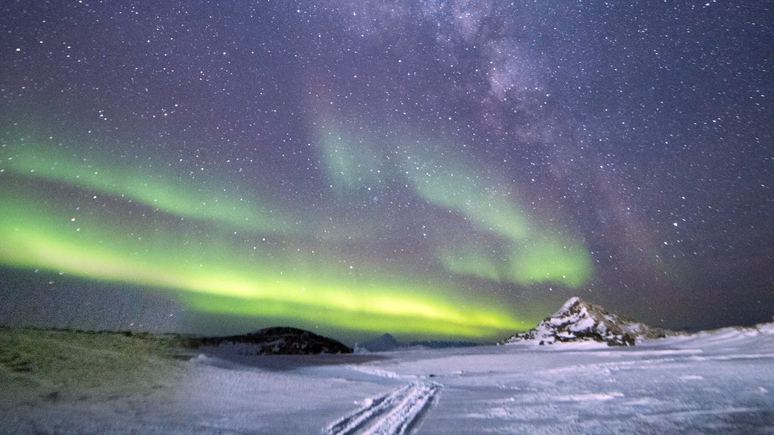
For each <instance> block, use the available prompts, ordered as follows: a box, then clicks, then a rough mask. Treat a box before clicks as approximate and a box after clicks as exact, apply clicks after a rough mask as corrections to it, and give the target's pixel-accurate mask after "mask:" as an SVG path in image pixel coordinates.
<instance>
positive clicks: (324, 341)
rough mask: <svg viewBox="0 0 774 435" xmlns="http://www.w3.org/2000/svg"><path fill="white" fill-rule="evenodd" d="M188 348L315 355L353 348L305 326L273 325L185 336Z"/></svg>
mask: <svg viewBox="0 0 774 435" xmlns="http://www.w3.org/2000/svg"><path fill="white" fill-rule="evenodd" d="M184 345H185V346H186V347H189V348H194V349H199V350H206V348H216V349H218V350H219V351H226V350H228V351H231V352H233V353H236V354H239V355H316V354H341V353H352V349H350V348H349V347H347V346H345V345H344V344H342V343H340V342H338V341H336V340H333V339H331V338H327V337H323V336H321V335H317V334H315V333H313V332H309V331H305V330H303V329H296V328H289V327H273V328H266V329H261V330H260V331H256V332H252V333H249V334H243V335H232V336H228V337H194V338H188V339H186V341H185V343H184Z"/></svg>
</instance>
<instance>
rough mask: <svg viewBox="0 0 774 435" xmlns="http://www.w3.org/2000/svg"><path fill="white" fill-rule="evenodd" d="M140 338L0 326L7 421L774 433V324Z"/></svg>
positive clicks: (284, 428)
mask: <svg viewBox="0 0 774 435" xmlns="http://www.w3.org/2000/svg"><path fill="white" fill-rule="evenodd" d="M9 336H11V338H9ZM136 341H137V340H136V339H132V338H131V337H123V336H118V335H116V336H114V337H93V338H89V339H88V340H87V339H84V338H82V337H77V336H76V337H71V336H68V335H66V334H65V335H62V334H60V335H56V336H45V334H43V333H38V335H34V334H33V335H30V333H28V332H24V331H11V330H0V385H2V386H3V392H2V393H1V394H0V434H29V433H57V434H97V433H100V434H101V433H148V434H175V433H194V434H233V433H257V434H283V433H287V434H320V433H326V434H339V435H340V434H375V433H384V434H398V433H415V434H453V433H523V434H543V433H545V434H549V433H551V434H555V433H580V434H583V433H589V434H590V433H718V434H741V433H774V328H772V327H771V326H769V325H761V326H759V327H758V328H751V329H732V328H728V329H724V330H720V331H715V332H705V333H699V334H695V335H690V336H688V335H686V336H677V337H671V338H665V339H659V340H644V341H642V342H641V343H638V344H637V346H633V347H607V346H606V345H604V344H600V343H594V342H591V343H589V342H581V343H556V344H554V345H551V346H536V345H534V344H533V343H530V342H523V343H516V344H511V345H508V346H482V347H472V348H457V349H435V350H411V351H396V352H387V353H380V354H371V355H319V356H306V355H305V356H251V355H228V354H226V355H218V356H216V355H200V354H195V353H194V354H185V355H184V354H177V355H171V356H170V355H168V354H166V353H165V351H164V350H163V347H161V346H158V345H157V344H154V342H152V341H151V342H136ZM146 341H147V340H146ZM9 343H10V344H9ZM36 345H41V346H38V347H36ZM9 349H10V350H9ZM36 352H37V353H36ZM62 373H65V375H63V374H62Z"/></svg>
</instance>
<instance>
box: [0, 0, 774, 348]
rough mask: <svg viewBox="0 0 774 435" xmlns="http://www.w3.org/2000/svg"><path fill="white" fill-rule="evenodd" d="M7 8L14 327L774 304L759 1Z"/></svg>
mask: <svg viewBox="0 0 774 435" xmlns="http://www.w3.org/2000/svg"><path fill="white" fill-rule="evenodd" d="M632 3H633V4H625V3H624V2H603V1H559V0H547V1H526V0H522V1H516V2H510V1H501V0H424V1H419V0H392V1H388V0H365V1H364V0H327V1H321V2H311V1H291V0H282V1H266V0H264V1H234V2H228V1H196V2H171V1H136V2H130V1H91V0H83V1H54V2H50V4H49V3H48V2H43V1H23V0H19V1H4V2H3V3H2V6H0V300H1V301H2V303H0V323H5V324H12V325H20V324H29V325H37V326H58V327H76V328H89V329H105V328H109V329H139V330H149V331H161V330H163V331H180V332H196V333H207V334H214V333H232V332H246V331H249V330H254V329H259V328H261V327H266V326H274V325H286V326H296V327H301V328H306V329H311V330H314V331H317V332H319V333H324V334H327V335H332V336H335V337H337V338H340V339H344V340H349V341H355V340H362V339H367V338H372V337H374V336H376V335H379V334H382V333H384V332H390V333H393V334H396V336H398V337H399V338H404V337H405V338H435V339H460V338H462V339H473V340H491V339H496V338H504V337H505V336H507V335H508V334H510V333H512V332H515V331H516V330H523V329H528V328H529V327H531V326H534V325H535V324H536V323H537V322H538V321H540V320H541V319H542V318H543V317H545V316H546V315H548V314H550V313H551V312H553V311H555V310H556V309H558V308H559V306H560V305H561V304H562V302H564V300H566V299H567V298H569V297H570V296H575V295H577V296H581V297H582V298H584V299H587V300H589V301H591V302H596V303H599V304H602V305H604V306H606V307H607V308H608V309H610V310H611V311H614V312H617V313H619V314H623V315H627V316H630V317H633V318H635V319H638V320H641V321H644V322H647V323H650V324H652V325H655V326H663V327H669V328H688V329H699V328H714V327H720V326H729V325H751V324H755V323H757V322H766V321H771V319H772V315H773V314H774V224H772V222H774V190H773V189H772V188H773V187H774V105H773V104H772V99H773V98H774V43H773V42H772V41H774V24H772V18H774V11H773V10H772V6H771V2H769V1H764V0H751V1H743V2H740V1H725V0H717V1H716V0H710V1H709V2H690V1H672V0H669V1H666V0H665V1H659V2H632Z"/></svg>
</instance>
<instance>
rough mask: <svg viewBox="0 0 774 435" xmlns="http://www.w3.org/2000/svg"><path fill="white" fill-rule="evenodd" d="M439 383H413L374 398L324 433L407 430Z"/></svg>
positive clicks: (386, 434)
mask: <svg viewBox="0 0 774 435" xmlns="http://www.w3.org/2000/svg"><path fill="white" fill-rule="evenodd" d="M440 387H441V386H440V385H438V384H436V383H431V382H413V383H411V384H409V385H406V386H404V387H401V388H398V389H397V390H395V391H393V392H391V393H389V394H385V395H382V396H379V397H376V398H373V399H369V400H366V404H365V405H364V406H363V407H362V408H360V409H358V410H357V411H355V412H353V413H352V414H349V415H347V416H345V417H343V418H341V419H339V420H338V421H336V422H334V423H333V424H331V425H330V426H328V427H327V428H325V430H323V432H322V433H323V435H354V434H363V435H365V434H369V435H371V434H373V435H376V434H380V435H402V434H405V433H408V432H407V431H409V430H410V429H411V428H412V427H413V426H414V425H415V423H416V422H417V420H418V419H419V418H420V417H421V415H422V414H423V413H424V412H425V410H426V409H427V408H428V406H429V405H430V404H431V401H432V399H433V396H435V394H436V393H437V392H438V390H439V389H440Z"/></svg>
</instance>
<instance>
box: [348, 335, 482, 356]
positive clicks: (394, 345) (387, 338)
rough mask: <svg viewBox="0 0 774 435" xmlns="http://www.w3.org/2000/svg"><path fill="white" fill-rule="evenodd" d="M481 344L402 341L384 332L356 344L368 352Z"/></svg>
mask: <svg viewBox="0 0 774 435" xmlns="http://www.w3.org/2000/svg"><path fill="white" fill-rule="evenodd" d="M471 346H480V343H472V342H468V341H438V340H431V341H411V342H400V341H398V340H396V339H395V337H393V336H392V335H390V334H384V335H382V336H381V337H378V338H374V339H373V340H368V341H366V342H364V343H360V344H358V345H356V346H355V349H356V350H365V351H368V352H390V351H394V350H400V349H407V348H417V347H423V348H429V349H446V348H450V347H471Z"/></svg>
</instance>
